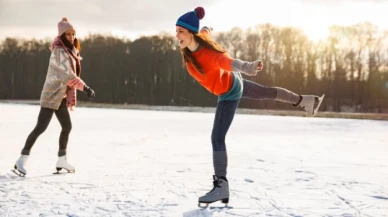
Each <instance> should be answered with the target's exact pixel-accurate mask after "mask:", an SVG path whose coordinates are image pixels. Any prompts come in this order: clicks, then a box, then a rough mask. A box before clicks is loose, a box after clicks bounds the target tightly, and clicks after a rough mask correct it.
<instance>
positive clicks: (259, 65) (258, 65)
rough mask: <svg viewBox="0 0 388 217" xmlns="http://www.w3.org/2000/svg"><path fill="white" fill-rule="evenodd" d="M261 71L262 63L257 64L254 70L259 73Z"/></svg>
mask: <svg viewBox="0 0 388 217" xmlns="http://www.w3.org/2000/svg"><path fill="white" fill-rule="evenodd" d="M262 69H263V62H261V61H260V62H259V64H257V68H256V70H258V71H261V70H262Z"/></svg>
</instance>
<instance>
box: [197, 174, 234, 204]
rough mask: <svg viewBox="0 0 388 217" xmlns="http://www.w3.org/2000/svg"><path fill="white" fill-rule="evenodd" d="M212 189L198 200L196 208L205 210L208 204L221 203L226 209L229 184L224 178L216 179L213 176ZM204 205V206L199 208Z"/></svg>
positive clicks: (216, 177)
mask: <svg viewBox="0 0 388 217" xmlns="http://www.w3.org/2000/svg"><path fill="white" fill-rule="evenodd" d="M213 180H214V181H213V189H212V190H211V191H210V192H209V193H207V194H205V195H204V196H202V197H200V198H199V199H198V207H200V208H207V207H208V206H209V204H210V203H213V202H216V201H219V200H220V201H221V202H222V203H225V206H226V207H227V205H228V203H229V184H228V180H227V179H226V178H225V177H221V178H218V176H215V175H213ZM201 203H202V204H205V205H204V206H201Z"/></svg>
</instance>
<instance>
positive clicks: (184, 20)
mask: <svg viewBox="0 0 388 217" xmlns="http://www.w3.org/2000/svg"><path fill="white" fill-rule="evenodd" d="M204 16H205V9H203V7H197V8H195V10H194V11H189V12H187V13H185V14H183V15H182V16H181V17H179V19H178V21H176V25H177V26H181V27H183V28H186V29H188V30H191V31H193V32H195V33H198V31H199V20H201V19H202V18H203V17H204Z"/></svg>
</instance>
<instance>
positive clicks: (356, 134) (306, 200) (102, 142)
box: [0, 104, 388, 217]
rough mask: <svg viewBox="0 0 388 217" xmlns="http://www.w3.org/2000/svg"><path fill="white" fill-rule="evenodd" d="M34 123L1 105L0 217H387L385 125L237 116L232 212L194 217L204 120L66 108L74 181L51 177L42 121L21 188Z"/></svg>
mask: <svg viewBox="0 0 388 217" xmlns="http://www.w3.org/2000/svg"><path fill="white" fill-rule="evenodd" d="M38 112H39V106H36V105H20V104H19V105H15V104H0V216H9V217H11V216H15V217H16V216H18V217H19V216H42V217H43V216H132V217H138V216H140V217H143V216H144V217H153V216H166V217H170V216H171V217H175V216H184V217H194V216H204V217H207V216H222V217H224V216H279V217H282V216H287V217H289V216H292V217H297V216H300V217H301V216H303V217H306V216H327V217H329V216H333V217H334V216H342V217H350V216H373V217H379V216H388V122H387V121H370V120H352V119H343V120H341V119H325V118H301V117H280V116H261V115H243V114H237V115H236V117H235V119H234V122H233V124H232V127H231V129H230V131H229V133H228V136H227V148H228V155H229V169H228V179H229V183H230V184H229V185H230V188H231V196H230V203H229V205H230V206H232V207H234V208H233V209H205V210H201V209H199V208H197V200H198V197H199V196H201V195H203V194H204V193H206V192H207V191H209V190H210V189H211V188H212V180H211V179H212V174H213V166H212V152H211V144H210V132H211V128H212V123H213V116H214V114H213V113H195V112H169V111H150V110H148V111H143V110H116V109H97V108H77V109H76V111H75V112H73V113H72V122H73V130H72V132H71V135H70V141H69V145H68V160H69V162H70V163H71V164H73V165H74V166H75V167H76V173H74V174H66V175H52V173H53V172H54V171H55V163H56V159H57V150H58V138H59V132H60V125H59V123H58V121H57V119H56V118H55V117H53V120H52V122H51V124H50V126H49V127H48V129H47V131H46V132H45V133H44V134H42V136H41V137H40V138H39V139H38V140H37V143H36V144H35V146H34V148H33V149H32V152H31V155H30V158H29V161H28V165H27V170H28V174H27V176H26V177H25V178H20V177H18V176H16V175H15V174H14V173H12V172H11V169H12V167H13V165H14V163H15V161H16V159H17V158H18V157H19V153H20V150H21V149H22V147H23V145H24V142H25V140H26V138H27V136H28V134H29V133H30V131H31V130H32V129H33V127H34V126H35V123H36V119H37V115H38ZM216 205H221V204H216Z"/></svg>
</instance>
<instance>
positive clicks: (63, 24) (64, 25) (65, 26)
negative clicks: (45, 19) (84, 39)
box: [58, 17, 75, 36]
mask: <svg viewBox="0 0 388 217" xmlns="http://www.w3.org/2000/svg"><path fill="white" fill-rule="evenodd" d="M68 30H73V31H74V32H75V29H74V27H73V25H71V23H70V22H69V21H68V20H67V17H63V18H62V20H61V21H59V23H58V36H61V35H62V34H63V33H65V32H66V31H68Z"/></svg>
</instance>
